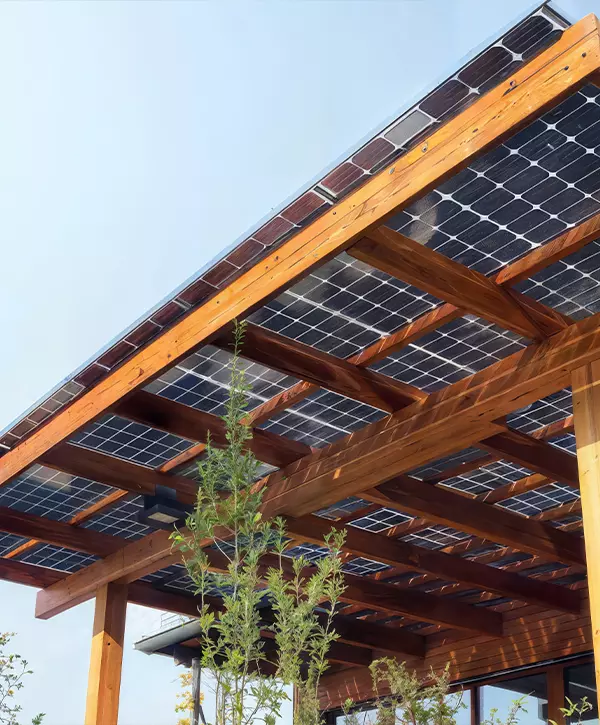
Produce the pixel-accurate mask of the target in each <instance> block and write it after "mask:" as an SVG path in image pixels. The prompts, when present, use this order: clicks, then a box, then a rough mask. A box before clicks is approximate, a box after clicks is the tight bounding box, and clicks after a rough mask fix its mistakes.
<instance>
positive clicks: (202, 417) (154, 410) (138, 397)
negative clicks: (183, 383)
mask: <svg viewBox="0 0 600 725" xmlns="http://www.w3.org/2000/svg"><path fill="white" fill-rule="evenodd" d="M113 410H114V412H115V413H116V414H117V415H120V416H121V417H123V418H127V420H133V421H135V422H137V423H143V424H144V425H148V426H150V427H151V428H155V429H157V430H162V431H165V432H167V433H173V434H175V435H177V436H180V437H181V438H187V439H188V440H192V441H200V442H202V443H206V440H207V437H208V435H209V434H210V438H211V441H212V442H213V444H214V445H215V446H224V445H226V443H227V439H226V431H225V424H224V423H223V421H222V419H221V418H219V416H217V415H213V414H212V413H205V412H203V411H201V410H197V409H196V408H192V407H190V406H189V405H183V404H182V403H177V402H175V401H173V400H169V399H168V398H163V397H161V396H160V395H153V394H152V393H148V392H146V391H145V390H138V391H136V392H135V393H133V394H132V395H129V396H128V397H127V398H125V399H124V400H121V401H120V402H119V403H117V405H116V406H115V407H114V408H113ZM248 447H249V448H250V450H251V451H252V452H253V453H254V455H255V456H256V457H257V458H258V459H259V460H260V461H264V462H265V463H270V464H271V465H273V466H277V468H280V467H281V466H286V465H287V464H288V463H292V462H293V461H296V460H298V458H301V457H302V456H306V455H308V454H309V453H311V452H312V449H311V447H310V446H307V445H306V444H304V443H300V442H298V441H294V440H292V439H291V438H284V437H283V436H280V435H276V434H275V433H270V432H269V431H266V430H262V429H260V428H254V430H253V432H252V438H251V439H250V441H249V442H248Z"/></svg>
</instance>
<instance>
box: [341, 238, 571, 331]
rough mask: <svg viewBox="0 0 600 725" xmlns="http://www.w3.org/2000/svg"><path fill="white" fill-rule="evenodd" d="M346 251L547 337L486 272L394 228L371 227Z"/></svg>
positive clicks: (481, 313)
mask: <svg viewBox="0 0 600 725" xmlns="http://www.w3.org/2000/svg"><path fill="white" fill-rule="evenodd" d="M348 254H350V255H351V256H352V257H355V258H356V259H359V260H360V261H361V262H366V263H367V264H370V265H371V266H372V267H375V268H376V269H379V270H381V271H382V272H386V273H387V274H389V275H391V276H392V277H396V278H397V279H401V280H402V281H403V282H407V283H408V284H411V285H413V286H414V287H417V288H418V289H421V290H423V291H424V292H429V294H432V295H434V296H435V297H437V298H438V299H441V300H443V301H444V302H449V303H450V304H452V305H456V307H459V308H461V309H463V310H465V311H466V312H469V313H471V314H473V315H477V317H482V318H483V319H485V320H488V321H489V322H493V323H494V324H496V325H499V326H500V327H502V328H504V329H506V330H511V331H512V332H515V333H516V334H517V335H521V336H523V337H527V338H530V339H534V340H536V339H541V338H543V337H546V334H545V333H544V332H543V328H541V327H539V326H538V325H537V324H536V318H534V317H533V315H527V314H526V313H525V312H524V310H523V308H522V307H521V305H519V304H518V302H517V300H516V298H515V297H513V296H512V295H510V294H509V293H508V292H507V291H506V290H503V289H502V288H501V287H500V286H499V285H497V284H496V283H495V282H494V281H493V280H491V279H490V278H489V277H485V276H484V275H483V274H481V273H479V272H476V271H475V270H473V269H471V268H469V267H466V266H465V265H463V264H459V263H458V262H455V261H454V260H453V259H450V258H449V257H446V255H444V254H440V253H439V252H436V251H435V250H434V249H430V248H429V247H426V246H424V245H423V244H419V242H415V241H414V240H413V239H410V238H409V237H407V236H405V235H404V234H401V233H400V232H396V231H394V230H393V229H390V228H388V227H383V226H382V227H379V229H374V230H371V231H370V232H368V234H367V235H366V236H365V237H364V238H363V239H360V240H359V241H358V242H356V244H354V245H353V246H352V247H350V249H348ZM554 332H557V330H556V329H555V330H554Z"/></svg>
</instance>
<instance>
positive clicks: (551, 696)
mask: <svg viewBox="0 0 600 725" xmlns="http://www.w3.org/2000/svg"><path fill="white" fill-rule="evenodd" d="M546 682H547V684H548V719H549V720H553V721H554V722H555V723H556V725H565V716H564V715H563V713H562V712H561V711H560V708H561V707H564V706H565V672H564V669H563V666H562V665H554V667H550V668H549V669H548V671H547V672H546Z"/></svg>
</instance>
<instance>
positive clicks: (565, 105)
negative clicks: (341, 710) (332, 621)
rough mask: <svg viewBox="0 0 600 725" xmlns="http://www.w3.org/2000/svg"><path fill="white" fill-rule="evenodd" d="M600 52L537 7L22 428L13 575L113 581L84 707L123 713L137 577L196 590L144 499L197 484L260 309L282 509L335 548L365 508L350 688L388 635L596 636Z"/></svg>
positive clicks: (163, 588) (349, 566)
mask: <svg viewBox="0 0 600 725" xmlns="http://www.w3.org/2000/svg"><path fill="white" fill-rule="evenodd" d="M494 49H495V50H494ZM500 51H505V52H506V53H505V56H503V57H502V58H501V52H500ZM599 68H600V34H599V27H598V21H597V19H596V18H595V17H594V16H588V17H586V18H584V19H583V20H581V21H580V22H578V23H577V24H576V25H574V26H572V27H568V28H565V27H564V24H561V23H560V22H559V21H558V20H557V19H556V17H554V16H553V15H552V14H550V13H548V12H547V11H546V10H541V11H538V12H536V13H534V14H533V15H532V16H531V17H529V18H527V19H526V20H525V21H523V23H522V24H520V25H519V26H517V27H516V28H514V29H512V30H511V31H510V32H508V33H507V34H506V35H505V36H503V38H501V39H500V40H499V41H498V43H496V44H494V45H493V46H492V48H491V49H488V50H486V51H484V52H482V53H481V54H480V55H478V56H476V58H475V59H473V61H471V63H469V64H467V66H465V67H464V68H463V69H462V70H461V71H460V72H459V73H458V74H457V75H456V76H454V77H453V79H451V80H450V81H448V82H446V83H445V84H442V86H441V87H440V88H438V89H436V91H434V92H432V94H430V95H428V96H427V97H426V98H425V99H424V100H423V101H422V102H421V103H420V104H419V105H418V108H414V109H411V110H410V111H408V112H407V113H406V114H405V115H404V116H403V117H402V118H400V119H399V120H398V121H397V122H394V124H392V126H391V127H387V128H386V129H384V130H383V131H382V133H381V134H380V135H379V136H378V137H376V138H375V139H373V140H372V141H370V142H369V143H368V144H366V145H365V146H364V147H363V148H361V149H359V150H358V151H357V152H356V154H354V155H353V156H352V158H351V159H350V160H348V161H347V162H344V163H343V164H341V165H340V166H339V167H337V168H336V169H335V170H334V171H332V172H330V173H329V174H328V175H327V176H326V177H325V178H324V179H323V180H322V181H321V182H320V183H319V184H317V185H316V187H315V188H314V189H312V190H309V191H308V192H306V193H305V194H303V195H302V196H301V197H299V199H298V200H296V201H294V202H293V203H292V204H290V205H289V206H288V207H286V208H285V209H283V210H282V211H281V212H280V213H278V214H277V215H276V216H275V217H274V218H273V219H272V220H270V221H269V222H267V224H265V225H264V226H263V227H261V228H260V229H258V230H256V231H255V232H254V234H253V235H252V236H251V237H249V238H248V239H246V240H244V241H243V242H242V243H241V244H240V245H238V246H237V247H236V248H235V249H234V250H233V251H232V252H231V253H229V255H228V256H227V257H225V258H223V259H222V260H221V261H220V262H219V263H217V264H216V265H215V266H213V267H212V268H211V269H209V270H207V271H206V272H205V273H204V274H203V275H202V276H200V277H199V278H198V279H197V280H195V281H194V282H193V283H192V284H191V285H189V286H188V287H187V288H185V289H184V290H181V291H179V292H178V293H177V296H176V297H175V298H174V299H173V300H171V301H169V302H168V303H167V304H166V305H164V306H163V307H162V308H160V309H159V310H156V311H154V312H153V313H152V314H151V315H150V316H149V318H148V319H147V320H146V321H144V322H143V323H142V324H140V325H139V326H138V327H137V328H135V329H133V330H131V331H129V332H128V333H127V334H126V335H125V336H124V337H123V338H122V339H121V340H120V341H118V342H117V343H116V344H115V345H114V346H113V347H112V348H110V349H109V350H108V351H106V352H104V353H103V354H102V355H101V356H100V357H99V358H98V359H97V360H95V361H93V362H92V363H90V364H89V365H88V366H87V367H86V368H85V369H84V370H82V371H80V372H79V373H78V374H77V375H75V376H74V377H73V379H72V380H70V381H69V382H68V383H67V384H65V385H64V386H63V387H62V388H60V389H59V390H58V391H55V393H53V394H52V395H51V396H50V397H49V398H48V400H46V401H44V402H43V403H42V404H41V405H40V406H38V407H37V408H36V409H34V410H32V411H30V412H29V413H28V414H27V415H26V416H25V417H24V418H23V419H22V420H21V421H19V422H18V423H17V424H16V425H15V426H13V427H12V428H11V429H10V430H9V431H7V432H6V434H5V435H4V437H3V438H2V445H3V450H4V454H3V455H2V456H1V457H0V530H1V531H3V532H5V534H4V537H3V539H2V542H1V544H2V547H3V549H2V550H3V558H2V559H0V576H1V577H3V578H5V579H9V580H11V581H17V582H21V583H25V584H32V585H34V586H38V587H41V591H40V593H39V595H38V599H37V609H36V616H38V617H41V618H48V617H52V616H54V615H56V614H58V613H60V612H63V611H65V610H67V609H68V608H70V607H72V606H74V605H76V604H78V603H80V602H82V601H85V600H87V599H90V598H91V597H94V596H97V597H98V600H97V601H98V608H97V620H96V623H95V638H96V639H95V645H94V651H93V657H94V663H95V665H94V667H93V668H92V672H91V675H90V693H91V694H90V695H89V697H88V720H86V722H89V723H100V722H103V723H113V722H116V710H115V708H116V707H117V705H116V704H115V698H114V692H115V689H116V692H117V698H116V702H117V704H118V671H119V668H120V659H119V658H117V660H118V661H117V662H116V663H115V657H114V647H113V649H112V650H110V649H108V644H109V643H111V642H114V643H117V644H118V643H119V641H120V642H121V643H122V627H120V625H119V618H122V617H123V616H124V611H125V606H124V602H125V601H126V599H128V600H129V601H134V602H136V603H139V604H145V605H147V606H152V607H158V608H164V609H168V610H171V611H173V612H180V613H184V614H189V615H191V616H193V615H194V613H195V611H196V605H195V603H194V599H193V596H192V595H191V593H190V592H191V591H192V586H191V583H190V582H189V580H187V578H186V575H185V571H184V569H183V567H182V566H181V563H180V560H179V555H178V554H175V553H173V551H172V549H171V542H170V541H169V538H168V536H169V534H168V532H166V531H154V532H152V531H151V530H150V529H148V527H147V526H145V525H143V524H140V523H138V521H137V519H136V514H137V511H138V510H139V508H140V501H141V498H140V497H142V496H144V495H152V494H154V493H155V491H156V487H157V486H166V487H168V488H170V489H173V491H174V492H175V495H176V497H177V499H178V500H179V501H181V502H183V503H186V504H188V503H191V502H193V501H194V499H195V492H196V487H197V483H196V480H195V464H194V462H195V461H196V460H198V459H199V458H201V456H202V454H203V446H204V443H205V441H206V437H207V435H208V433H209V432H210V434H211V437H212V439H213V440H214V441H216V442H217V444H218V442H219V441H222V440H223V426H222V422H221V420H220V418H219V417H218V416H219V413H220V412H221V411H222V405H223V401H224V399H225V397H226V388H227V363H228V360H229V358H230V349H231V324H232V322H233V320H234V319H236V318H248V319H249V326H248V331H247V335H246V338H245V341H244V347H243V356H244V358H245V359H246V360H247V361H248V369H247V373H248V378H249V380H250V383H251V388H252V390H251V400H252V402H253V407H252V409H251V410H250V412H249V420H250V421H251V423H252V425H253V427H254V437H253V440H252V443H251V447H252V450H253V451H254V453H255V454H256V456H257V457H258V458H259V459H260V460H261V461H262V462H263V463H264V477H263V478H262V479H261V482H260V485H262V486H264V487H265V497H264V512H265V515H268V516H271V515H275V514H284V515H285V516H286V517H288V523H289V530H290V532H291V533H292V535H293V536H294V539H295V541H296V543H297V547H296V549H295V550H294V551H297V552H309V553H310V554H311V555H315V556H318V555H319V544H320V542H321V541H322V537H323V534H324V532H325V531H327V530H328V528H329V527H330V525H331V524H332V523H333V525H335V526H345V527H347V529H348V535H347V540H346V544H345V549H346V554H347V562H346V572H347V573H346V575H345V576H346V583H347V588H346V591H345V593H344V597H343V600H344V602H345V604H346V606H345V608H344V610H343V612H342V613H341V614H340V616H339V617H338V620H337V624H338V628H339V631H340V634H341V639H340V642H339V643H338V645H336V647H335V648H334V651H333V652H332V657H331V660H332V663H333V664H332V669H331V673H330V674H329V675H328V676H327V677H326V678H325V682H324V689H323V704H324V707H325V706H328V705H335V704H338V703H339V702H340V701H341V699H343V698H344V697H345V696H346V693H348V692H351V693H352V694H354V695H357V696H358V697H368V696H369V695H370V690H369V687H368V680H367V678H366V674H365V673H366V665H368V663H369V662H370V661H371V659H372V658H373V657H376V656H377V655H378V654H381V653H391V654H394V655H397V656H399V657H402V658H405V659H409V660H410V661H411V662H414V663H415V664H416V665H418V666H423V667H425V666H428V665H429V664H432V663H433V664H436V663H442V662H445V661H446V660H448V659H449V658H451V659H452V660H453V666H454V671H453V672H454V675H455V677H466V676H469V675H473V674H476V673H481V672H492V671H494V670H498V669H503V668H507V667H511V666H514V665H516V664H525V663H531V662H536V661H540V660H541V659H544V658H550V657H557V656H561V655H563V654H572V653H577V652H586V651H589V650H591V648H592V640H591V628H590V609H589V604H588V594H587V586H586V584H587V580H588V575H587V571H588V570H586V552H585V551H584V549H586V548H587V560H588V562H590V561H591V562H593V561H594V558H595V557H596V558H598V557H600V549H599V543H598V537H597V535H596V534H595V532H594V528H593V521H594V516H595V515H596V511H597V510H598V507H599V506H600V498H599V494H598V491H599V490H600V488H599V486H600V478H599V476H600V472H599V471H598V463H597V461H598V457H597V450H598V438H599V436H600V422H599V420H598V415H599V414H598V410H599V408H598V406H597V405H596V398H597V396H598V391H597V388H598V384H599V381H600V367H599V365H600V363H599V362H598V361H599V360H600V288H599V280H600V277H599V274H600V263H599V261H600V244H598V242H597V240H598V239H599V238H600V196H599V191H600V159H599V158H598V155H597V148H598V145H599V144H600V131H598V129H597V128H596V126H598V127H599V128H600V89H599V88H598V87H597V86H596V85H595V80H596V78H597V74H598V70H599ZM461 84H462V86H463V87H464V88H466V89H467V92H465V93H463V92H462V90H461V88H460V87H459V86H460V85H461ZM444 104H445V106H444ZM416 114H421V115H422V116H423V117H424V118H425V119H426V120H427V119H428V120H427V123H425V122H423V123H424V125H423V127H422V128H421V129H420V130H417V131H415V132H414V133H413V134H412V135H410V134H409V135H408V137H406V138H404V137H403V139H402V140H401V141H399V134H400V131H401V129H402V128H406V125H407V122H408V121H410V123H412V124H413V125H414V123H416V120H417V118H418V116H417V115H416ZM436 114H437V115H436ZM402 124H404V126H402ZM570 388H571V389H572V394H573V399H574V402H575V411H574V412H573V410H572V408H571V402H570V401H571V390H570ZM574 429H576V435H577V440H576V443H575V436H574ZM575 445H577V448H578V452H577V456H575V455H574V453H575ZM590 522H592V523H590ZM584 526H585V529H586V537H585V539H584V537H583V536H582V534H583V530H582V528H583V527H584ZM213 564H214V567H215V569H219V568H221V567H222V566H223V562H222V561H220V560H219V559H218V557H216V556H215V557H214V562H213ZM596 569H597V567H596ZM593 572H594V569H593V568H592V567H590V568H589V588H590V591H589V594H590V597H591V602H592V609H591V616H592V620H595V621H596V625H597V626H596V629H597V627H598V623H599V622H600V617H598V615H597V614H596V613H597V612H598V607H600V594H599V593H598V592H597V591H596V590H595V587H597V586H598V584H597V579H596V578H595V577H597V575H594V573H593ZM596 617H598V619H596ZM107 653H108V654H107ZM598 660H599V661H600V658H598ZM115 673H116V674H115ZM106 683H108V684H106ZM108 691H110V692H111V693H113V694H112V695H111V698H112V699H111V698H109V700H105V698H104V697H103V694H102V693H103V692H108Z"/></svg>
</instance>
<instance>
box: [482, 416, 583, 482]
mask: <svg viewBox="0 0 600 725" xmlns="http://www.w3.org/2000/svg"><path fill="white" fill-rule="evenodd" d="M477 447H478V448H483V449H484V450H486V451H490V452H492V453H494V454H495V455H498V456H500V458H503V459H505V460H509V461H513V462H514V463H518V464H519V465H520V466H524V467H525V468H527V469H529V470H530V471H534V472H535V473H540V474H542V475H543V476H547V477H548V478H551V479H553V480H554V481H561V482H562V483H566V484H568V485H569V486H573V488H579V474H578V472H577V458H576V457H575V456H574V455H572V454H571V453H568V452H567V451H563V450H561V449H560V448H557V447H556V446H553V445H551V444H550V443H546V442H545V441H542V440H539V439H538V438H535V437H533V436H531V435H527V434H526V433H522V432H521V431H518V430H513V429H507V430H506V432H503V433H499V434H498V435H495V436H492V437H491V438H486V439H485V440H482V441H480V442H479V443H478V444H477Z"/></svg>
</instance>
